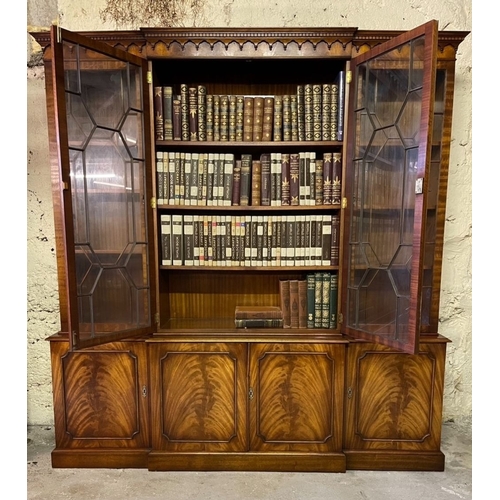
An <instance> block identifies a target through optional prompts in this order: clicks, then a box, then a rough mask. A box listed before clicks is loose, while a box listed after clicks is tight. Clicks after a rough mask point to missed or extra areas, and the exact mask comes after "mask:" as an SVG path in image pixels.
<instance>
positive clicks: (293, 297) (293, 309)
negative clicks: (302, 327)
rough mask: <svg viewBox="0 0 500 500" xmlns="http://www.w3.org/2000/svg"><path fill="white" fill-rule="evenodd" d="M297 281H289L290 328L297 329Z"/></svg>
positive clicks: (298, 304)
mask: <svg viewBox="0 0 500 500" xmlns="http://www.w3.org/2000/svg"><path fill="white" fill-rule="evenodd" d="M299 309H300V299H299V281H298V280H290V328H298V327H299Z"/></svg>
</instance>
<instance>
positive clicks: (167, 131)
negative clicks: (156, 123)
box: [163, 87, 174, 141]
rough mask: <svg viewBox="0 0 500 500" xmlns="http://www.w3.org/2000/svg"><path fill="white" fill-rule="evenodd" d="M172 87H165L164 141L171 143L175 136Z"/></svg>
mask: <svg viewBox="0 0 500 500" xmlns="http://www.w3.org/2000/svg"><path fill="white" fill-rule="evenodd" d="M172 90H173V89H172V87H163V139H164V140H165V141H171V140H172V139H173V138H174V135H173V122H172V119H173V114H172V100H173V93H172Z"/></svg>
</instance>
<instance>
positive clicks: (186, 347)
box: [150, 342, 247, 452]
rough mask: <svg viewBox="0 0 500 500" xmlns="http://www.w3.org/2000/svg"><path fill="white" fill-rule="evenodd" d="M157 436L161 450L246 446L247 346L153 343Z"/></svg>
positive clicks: (156, 444)
mask: <svg viewBox="0 0 500 500" xmlns="http://www.w3.org/2000/svg"><path fill="white" fill-rule="evenodd" d="M150 349H151V377H152V378H151V380H152V391H153V400H152V416H153V418H152V435H153V448H154V450H155V452H158V451H161V450H163V451H167V452H172V451H177V452H179V451H183V452H201V451H219V452H224V451H233V452H234V451H245V450H246V449H247V438H246V436H247V433H246V429H247V414H246V398H247V347H246V344H237V343H236V344H223V343H210V342H206V343H179V344H176V343H152V344H150Z"/></svg>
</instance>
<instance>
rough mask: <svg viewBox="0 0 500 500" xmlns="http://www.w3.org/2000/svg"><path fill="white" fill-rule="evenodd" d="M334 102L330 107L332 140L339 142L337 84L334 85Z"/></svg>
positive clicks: (332, 92)
mask: <svg viewBox="0 0 500 500" xmlns="http://www.w3.org/2000/svg"><path fill="white" fill-rule="evenodd" d="M331 90H332V91H331V94H332V99H331V100H332V102H331V105H330V138H331V140H332V141H336V140H337V132H338V130H337V121H338V116H339V86H338V84H337V83H332V89H331Z"/></svg>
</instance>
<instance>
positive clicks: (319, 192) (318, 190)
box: [314, 158, 323, 205]
mask: <svg viewBox="0 0 500 500" xmlns="http://www.w3.org/2000/svg"><path fill="white" fill-rule="evenodd" d="M315 166H316V174H315V182H316V186H315V193H314V197H315V200H316V205H323V160H322V159H321V158H316V160H315Z"/></svg>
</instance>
